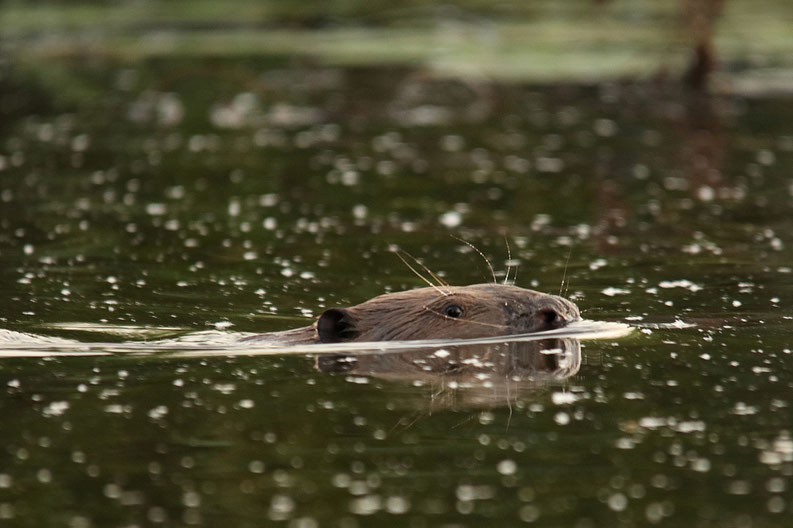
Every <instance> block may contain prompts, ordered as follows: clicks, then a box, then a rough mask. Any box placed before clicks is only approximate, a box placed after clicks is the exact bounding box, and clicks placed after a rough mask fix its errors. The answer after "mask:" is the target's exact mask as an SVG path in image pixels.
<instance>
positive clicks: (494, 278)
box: [449, 235, 498, 284]
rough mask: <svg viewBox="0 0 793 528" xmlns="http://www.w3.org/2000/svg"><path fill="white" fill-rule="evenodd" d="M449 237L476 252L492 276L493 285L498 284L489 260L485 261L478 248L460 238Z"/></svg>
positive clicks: (485, 258)
mask: <svg viewBox="0 0 793 528" xmlns="http://www.w3.org/2000/svg"><path fill="white" fill-rule="evenodd" d="M449 236H450V237H452V238H453V239H455V240H459V241H460V242H462V243H463V244H465V245H467V246H468V247H469V248H471V249H473V250H474V251H476V252H477V253H479V256H480V257H482V258H483V259H484V261H485V264H487V268H488V269H489V270H490V274H491V275H492V276H493V284H497V283H498V279H496V272H495V271H494V270H493V265H492V264H490V261H489V260H487V257H486V256H485V254H484V253H482V252H481V251H479V248H477V247H476V246H475V245H473V244H471V243H470V242H468V241H467V240H463V239H462V238H460V237H458V236H454V235H449Z"/></svg>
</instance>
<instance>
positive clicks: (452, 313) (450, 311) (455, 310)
mask: <svg viewBox="0 0 793 528" xmlns="http://www.w3.org/2000/svg"><path fill="white" fill-rule="evenodd" d="M443 313H444V315H446V316H447V317H454V318H455V319H456V318H458V317H462V316H463V309H462V308H460V307H459V306H457V305H456V304H450V305H449V306H447V307H446V309H445V310H444V311H443Z"/></svg>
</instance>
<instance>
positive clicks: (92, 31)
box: [0, 0, 793, 91]
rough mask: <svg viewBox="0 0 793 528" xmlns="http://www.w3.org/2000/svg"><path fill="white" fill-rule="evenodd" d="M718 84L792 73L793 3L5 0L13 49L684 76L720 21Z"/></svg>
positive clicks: (550, 76) (3, 26)
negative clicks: (271, 56)
mask: <svg viewBox="0 0 793 528" xmlns="http://www.w3.org/2000/svg"><path fill="white" fill-rule="evenodd" d="M712 20H715V31H714V32H713V42H714V44H715V48H716V50H717V56H718V61H719V66H720V71H721V73H722V75H721V76H720V77H719V78H718V82H717V83H716V86H717V87H718V88H719V89H720V90H730V91H736V90H737V91H747V90H768V89H773V90H778V89H789V88H788V87H789V86H790V85H791V84H793V76H791V73H790V72H791V70H793V38H790V35H793V6H791V4H790V2H787V1H779V0H755V1H752V2H737V1H726V2H725V1H722V0H677V1H670V0H613V1H607V0H606V1H604V0H599V1H598V0H565V1H563V2H560V1H554V0H533V1H531V2H492V1H487V0H457V1H455V2H428V1H425V0H407V1H403V2H391V1H385V0H373V1H369V0H367V1H362V0H337V1H331V2H326V1H320V0H302V1H298V2H295V1H288V0H264V1H254V0H229V1H225V2H217V1H214V0H171V1H167V2H163V1H151V0H84V1H81V2H75V1H66V0H5V1H4V2H0V35H2V53H3V56H4V57H5V58H6V60H9V59H12V58H13V60H15V61H26V62H30V63H32V64H37V63H39V62H38V61H41V60H44V59H58V58H62V57H68V56H81V57H112V58H114V59H122V60H128V61H129V60H136V59H140V58H142V57H147V56H153V55H169V56H173V55H207V54H211V55H218V56H234V55H246V56H250V55H262V54H287V55H294V56H305V57H312V58H314V59H316V60H319V61H322V62H323V63H332V64H341V65H352V64H355V65H360V64H366V65H374V64H384V63H388V64H403V65H421V66H423V67H426V68H427V69H428V70H430V71H432V72H433V73H435V74H442V75H454V76H466V77H478V78H481V77H484V78H489V79H499V80H505V79H511V80H520V81H532V82H560V81H564V82H593V81H602V80H609V79H646V78H667V77H669V78H673V79H674V78H678V77H680V76H681V75H683V73H684V72H685V70H686V68H687V67H688V66H689V65H690V63H691V60H692V55H693V49H694V47H695V46H696V45H697V43H698V42H699V41H701V40H702V39H703V37H708V36H709V35H707V34H709V33H710V32H711V29H712V28H711V21H712Z"/></svg>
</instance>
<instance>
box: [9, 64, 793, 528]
mask: <svg viewBox="0 0 793 528" xmlns="http://www.w3.org/2000/svg"><path fill="white" fill-rule="evenodd" d="M2 74H3V82H2V83H0V105H2V111H3V116H2V120H1V121H0V297H1V298H2V299H3V303H2V304H0V327H2V328H3V329H5V330H11V331H15V332H29V333H33V334H39V335H52V336H60V337H68V338H76V339H80V340H82V341H87V342H107V341H124V340H126V339H139V338H140V336H141V335H166V334H167V335H179V334H183V333H188V332H194V331H198V330H211V329H215V328H230V329H231V330H235V331H245V332H249V331H268V330H279V329H286V328H290V327H294V326H300V325H304V324H308V323H309V322H310V319H309V318H310V317H311V316H313V315H317V314H319V313H321V311H322V310H323V308H325V307H330V306H344V305H349V304H355V303H358V302H361V301H363V300H365V299H367V298H369V297H372V296H374V295H377V294H379V293H382V292H384V291H388V290H400V289H405V288H411V287H418V286H422V285H423V284H422V282H421V281H420V279H418V278H417V277H415V276H414V275H413V274H412V273H411V272H410V271H409V270H408V269H407V268H406V267H405V266H404V265H403V264H402V262H400V260H399V259H397V258H396V257H395V256H394V254H393V253H391V252H390V251H389V248H390V247H391V246H393V245H398V246H399V247H402V248H403V249H405V250H407V251H408V252H410V253H411V254H413V255H414V256H416V257H419V258H421V259H422V260H423V261H424V262H425V263H426V264H427V266H429V267H430V268H432V269H433V270H434V271H436V272H437V273H439V274H442V275H443V276H444V277H445V278H446V280H448V281H450V282H453V283H456V284H467V283H475V282H483V281H487V280H489V278H488V276H489V272H488V271H487V268H486V266H485V265H484V263H483V262H482V260H481V259H480V257H479V256H478V255H476V254H475V253H474V252H472V251H470V250H469V248H468V247H467V246H465V245H464V244H462V243H461V242H459V241H458V240H456V239H455V238H452V237H451V236H450V235H455V236H461V237H464V238H466V239H467V240H470V241H471V242H472V243H474V244H475V245H477V246H478V247H479V248H480V249H481V250H482V252H483V253H485V254H486V255H487V256H488V257H489V258H490V260H491V261H492V262H493V265H494V267H495V268H496V270H497V272H499V274H500V276H501V278H503V276H504V273H505V270H506V269H507V262H506V261H507V254H508V253H507V247H506V243H505V239H506V240H508V241H509V246H510V251H511V257H512V259H513V262H512V264H513V266H514V265H515V264H519V267H518V270H517V279H516V282H517V284H518V285H521V286H524V287H533V288H537V289H541V290H545V291H550V292H553V293H556V292H559V290H560V286H561V285H562V284H564V288H563V289H564V291H565V292H566V293H567V295H568V296H569V297H571V298H573V299H574V300H575V301H576V302H577V303H578V305H579V306H580V307H581V309H582V312H583V314H584V316H585V317H587V318H589V319H595V320H607V321H629V322H632V323H634V324H637V325H638V326H639V328H638V329H637V331H635V332H634V333H633V334H632V335H631V336H628V337H624V338H620V339H603V340H588V341H584V342H583V348H582V350H581V362H580V365H576V368H573V369H568V370H567V371H566V372H565V373H564V374H563V375H556V376H550V378H549V377H548V376H543V375H537V372H541V371H542V369H541V368H540V369H539V370H538V371H537V372H534V371H531V372H529V374H526V372H525V371H523V372H522V371H511V372H512V373H511V374H510V372H507V373H506V379H501V380H495V381H494V379H493V378H492V377H491V378H489V379H488V378H482V379H480V378H476V377H475V376H474V377H472V378H466V379H464V380H462V382H461V380H460V379H459V378H455V377H454V375H453V374H448V373H447V374H443V373H438V374H433V375H428V374H427V373H426V372H397V373H396V374H395V373H394V372H393V371H392V372H388V371H387V369H382V368H374V367H372V368H369V369H368V370H367V368H365V365H361V367H360V371H356V370H354V369H353V370H351V371H347V372H345V371H344V369H341V368H339V369H334V368H329V369H328V368H325V369H323V368H321V366H322V365H321V363H320V364H319V365H318V364H317V359H316V358H315V357H313V356H311V355H307V354H303V353H300V354H297V355H279V356H252V357H231V356H229V357H224V356H223V355H222V354H220V355H214V356H208V357H178V356H175V355H174V354H158V353H152V354H149V355H126V356H125V355H124V354H117V355H114V356H101V357H65V356H59V355H58V354H57V353H53V354H51V355H50V356H49V357H43V358H31V357H25V358H21V357H16V358H15V357H13V354H12V353H8V354H5V355H6V356H11V357H3V358H2V359H0V431H1V433H0V434H1V435H2V440H3V441H2V449H0V519H2V522H3V525H4V526H15V527H16V526H19V527H28V526H30V527H49V526H52V527H55V526H70V527H75V528H83V527H91V526H93V527H105V526H108V527H111V526H112V527H116V526H117V527H133V526H137V527H143V526H238V527H243V526H264V525H270V524H273V525H276V524H279V525H285V526H292V527H302V528H307V527H315V526H323V527H324V526H340V527H353V526H415V527H421V526H515V525H522V524H527V525H529V526H531V525H534V526H548V527H551V526H554V527H555V526H559V527H563V526H564V527H576V528H588V527H611V526H626V527H627V526H649V525H657V526H675V527H742V528H743V527H777V526H779V527H781V526H787V525H788V523H789V522H790V518H791V514H792V513H793V499H791V496H792V495H791V486H793V416H791V405H793V399H792V398H791V394H793V392H791V389H793V368H791V364H792V362H793V354H791V349H793V339H791V338H792V337H793V332H791V330H790V320H791V317H793V312H791V310H790V306H791V301H793V288H792V287H791V286H792V284H793V274H792V272H793V258H792V257H793V252H792V251H791V247H793V229H792V227H793V225H792V224H793V223H792V222H791V217H792V216H793V204H792V203H791V192H793V178H792V177H791V171H793V127H791V124H790V123H793V100H791V99H790V98H789V97H782V96H780V97H770V96H769V97H765V98H757V99H745V98H739V97H721V98H717V97H712V98H707V97H703V96H697V95H693V94H689V93H685V92H682V91H678V90H677V89H674V88H669V87H657V86H649V85H619V84H605V85H602V86H592V87H589V86H574V85H549V86H522V85H496V84H490V83H484V82H460V81H444V80H437V79H433V78H431V77H428V76H426V75H424V74H423V73H422V72H421V71H417V70H414V69H410V68H404V69H401V68H331V67H322V66H318V65H315V64H312V63H311V62H310V61H301V60H295V59H292V60H286V59H283V58H278V57H274V58H266V57H265V58H262V57H252V58H249V59H245V58H211V57H208V58H194V59H188V58H183V59H177V58H158V59H148V60H144V61H140V62H133V63H131V64H130V63H123V62H116V61H113V60H109V59H101V58H96V57H88V58H85V59H64V60H60V61H57V63H53V64H52V65H50V67H32V66H30V65H28V66H23V65H12V64H6V65H5V66H4V67H3V72H2ZM513 270H514V267H513ZM565 273H566V278H563V277H565ZM676 320H681V321H684V322H686V323H690V324H693V325H695V326H693V327H689V328H670V327H669V325H668V323H672V322H674V321H676ZM75 323H89V324H91V325H93V328H94V329H93V330H92V331H86V330H85V329H82V330H81V329H80V328H82V327H80V326H79V325H76V324H75ZM659 325H660V328H658V326H659ZM130 327H131V329H132V330H136V331H137V333H134V334H129V333H127V334H124V335H119V332H120V331H121V330H123V329H124V328H126V329H127V331H128V332H129V331H130ZM161 327H165V328H170V329H172V330H162V331H160V330H158V329H160V328H161ZM147 332H148V333H147ZM431 352H432V351H431ZM411 361H412V359H411ZM328 370H331V371H334V372H327V371H328ZM494 372H497V373H499V375H502V374H503V373H502V371H500V370H498V369H495V370H494ZM521 372H522V373H521ZM532 372H534V374H532Z"/></svg>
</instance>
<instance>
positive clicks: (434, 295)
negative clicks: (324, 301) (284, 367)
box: [246, 283, 581, 345]
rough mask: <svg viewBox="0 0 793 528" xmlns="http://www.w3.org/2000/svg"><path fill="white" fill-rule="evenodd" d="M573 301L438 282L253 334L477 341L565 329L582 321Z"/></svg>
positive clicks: (282, 339)
mask: <svg viewBox="0 0 793 528" xmlns="http://www.w3.org/2000/svg"><path fill="white" fill-rule="evenodd" d="M580 318H581V315H580V313H579V311H578V307H577V306H576V305H575V304H573V303H572V302H570V301H568V300H567V299H564V298H562V297H558V296H556V295H549V294H545V293H541V292H537V291H534V290H527V289H524V288H520V287H517V286H512V285H507V284H497V283H493V284H473V285H470V286H446V285H444V286H433V287H429V288H418V289H415V290H407V291H401V292H396V293H386V294H384V295H379V296H377V297H375V298H373V299H370V300H368V301H366V302H363V303H361V304H359V305H356V306H352V307H350V308H330V309H328V310H325V311H324V312H323V313H322V315H320V316H319V317H318V318H317V320H316V322H315V323H314V324H312V325H311V326H305V327H302V328H295V329H293V330H286V331H283V332H271V333H266V334H258V335H254V336H250V337H247V338H246V340H253V341H257V342H264V343H267V344H274V345H299V344H311V343H342V342H350V341H395V340H416V339H474V338H480V337H495V336H502V335H514V334H525V333H530V332H539V331H541V330H551V329H554V328H560V327H562V326H565V325H566V324H568V323H570V322H572V321H576V320H579V319H580Z"/></svg>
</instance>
